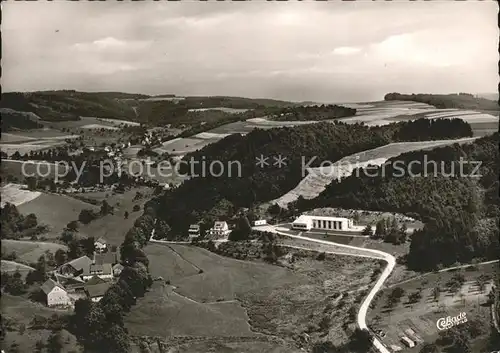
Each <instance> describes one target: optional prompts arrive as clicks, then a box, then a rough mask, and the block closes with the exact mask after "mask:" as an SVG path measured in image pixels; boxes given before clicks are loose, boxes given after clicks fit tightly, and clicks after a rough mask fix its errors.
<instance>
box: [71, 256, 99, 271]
mask: <svg viewBox="0 0 500 353" xmlns="http://www.w3.org/2000/svg"><path fill="white" fill-rule="evenodd" d="M91 263H92V260H91V259H90V258H89V257H88V256H82V257H79V258H78V259H74V260H71V261H70V262H68V263H66V264H65V265H70V266H71V267H73V268H74V269H75V270H77V271H81V270H85V269H86V268H88V267H89V266H90V264H91Z"/></svg>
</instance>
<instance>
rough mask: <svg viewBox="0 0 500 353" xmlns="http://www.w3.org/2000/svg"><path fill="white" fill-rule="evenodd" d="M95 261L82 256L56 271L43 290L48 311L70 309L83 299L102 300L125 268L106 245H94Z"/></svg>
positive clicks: (116, 255) (100, 241)
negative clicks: (57, 308)
mask: <svg viewBox="0 0 500 353" xmlns="http://www.w3.org/2000/svg"><path fill="white" fill-rule="evenodd" d="M94 245H95V252H94V255H93V258H92V259H91V258H89V257H88V256H82V257H79V258H77V259H74V260H71V261H69V262H67V263H65V264H63V265H62V266H60V267H59V268H58V269H57V270H56V271H54V272H53V273H52V275H51V278H49V279H48V280H47V281H45V283H44V284H43V285H42V287H41V289H42V291H43V293H44V294H45V296H46V303H47V305H48V306H49V307H68V306H72V305H73V303H74V302H75V301H76V300H78V299H82V298H89V299H91V300H92V301H93V302H98V301H99V300H101V299H102V297H103V296H104V294H105V293H106V291H107V290H108V288H109V287H110V286H111V285H112V284H113V280H114V278H116V277H118V276H120V273H121V271H122V270H123V266H122V265H121V264H120V257H119V253H118V252H113V251H109V249H108V246H107V244H106V241H105V240H104V239H103V238H99V239H98V240H97V241H96V242H95V244H94Z"/></svg>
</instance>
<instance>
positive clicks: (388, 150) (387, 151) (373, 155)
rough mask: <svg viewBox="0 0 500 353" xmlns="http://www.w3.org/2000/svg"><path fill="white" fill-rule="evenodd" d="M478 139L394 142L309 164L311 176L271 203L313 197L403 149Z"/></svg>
mask: <svg viewBox="0 0 500 353" xmlns="http://www.w3.org/2000/svg"><path fill="white" fill-rule="evenodd" d="M474 139H475V137H472V138H463V139H455V140H437V141H421V142H396V143H390V144H388V145H385V146H381V147H377V148H374V149H371V150H366V151H363V152H360V153H356V154H353V155H350V156H347V157H344V158H342V159H340V160H338V161H336V162H335V163H333V164H331V165H329V166H325V167H317V168H307V172H308V174H307V176H306V177H305V178H304V179H302V180H301V181H300V183H299V184H298V185H297V186H296V187H295V188H294V189H292V190H290V191H289V192H288V193H286V194H284V195H282V196H281V197H280V198H278V199H275V200H273V201H269V204H273V203H277V204H278V205H280V207H286V206H287V205H288V204H289V203H290V202H292V201H295V200H297V199H298V197H299V196H302V197H304V198H305V199H313V198H315V197H317V196H318V195H319V194H320V193H321V192H322V191H323V190H325V188H326V186H327V185H328V184H330V183H331V182H332V181H333V180H338V179H341V178H345V177H347V176H349V175H351V174H352V172H353V170H354V169H357V168H362V167H366V166H368V165H378V166H380V165H382V164H384V163H385V162H386V161H387V160H388V159H390V158H393V157H396V156H398V155H400V154H402V153H407V152H411V151H417V150H425V149H430V148H436V147H440V146H446V145H451V144H454V143H467V142H471V141H473V140H474Z"/></svg>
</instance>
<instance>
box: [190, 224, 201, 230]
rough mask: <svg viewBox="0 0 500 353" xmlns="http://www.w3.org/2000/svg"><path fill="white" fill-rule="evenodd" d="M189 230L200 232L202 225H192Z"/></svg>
mask: <svg viewBox="0 0 500 353" xmlns="http://www.w3.org/2000/svg"><path fill="white" fill-rule="evenodd" d="M189 229H195V230H199V229H200V225H199V224H191V225H190V226H189Z"/></svg>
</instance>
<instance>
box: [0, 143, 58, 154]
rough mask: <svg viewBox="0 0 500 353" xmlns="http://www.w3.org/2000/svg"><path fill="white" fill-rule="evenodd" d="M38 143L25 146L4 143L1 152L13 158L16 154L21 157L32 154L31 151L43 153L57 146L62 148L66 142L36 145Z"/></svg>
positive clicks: (0, 145) (0, 148) (0, 147)
mask: <svg viewBox="0 0 500 353" xmlns="http://www.w3.org/2000/svg"><path fill="white" fill-rule="evenodd" d="M35 142H36V141H33V142H31V141H30V143H24V144H7V143H2V144H0V151H2V152H4V153H6V154H7V155H9V156H11V155H13V154H14V153H16V152H19V153H20V154H21V155H23V154H26V153H30V152H31V151H41V150H45V149H50V148H52V147H55V146H62V145H64V144H65V143H66V142H64V141H52V142H47V141H45V140H44V141H43V143H39V144H36V143H35Z"/></svg>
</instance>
